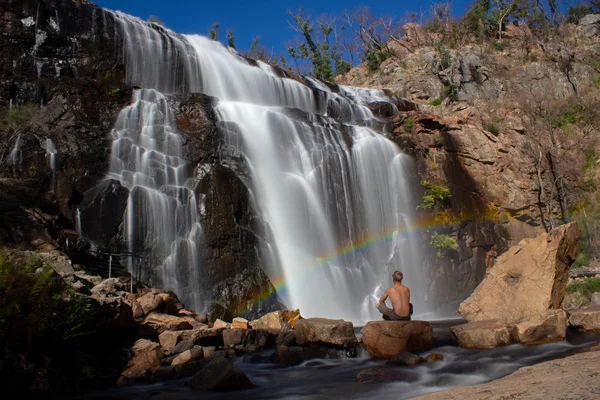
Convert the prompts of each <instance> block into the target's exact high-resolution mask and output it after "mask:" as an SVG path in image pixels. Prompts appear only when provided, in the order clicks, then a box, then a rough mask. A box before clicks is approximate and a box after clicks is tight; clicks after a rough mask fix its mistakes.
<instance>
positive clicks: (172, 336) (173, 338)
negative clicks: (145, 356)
mask: <svg viewBox="0 0 600 400" xmlns="http://www.w3.org/2000/svg"><path fill="white" fill-rule="evenodd" d="M182 332H185V331H164V332H163V333H161V334H160V335H158V342H159V343H160V345H161V347H162V348H163V351H164V352H165V354H169V353H171V349H173V347H175V346H176V345H177V343H179V342H180V341H181V336H182Z"/></svg>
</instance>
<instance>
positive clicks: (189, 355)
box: [171, 346, 204, 366]
mask: <svg viewBox="0 0 600 400" xmlns="http://www.w3.org/2000/svg"><path fill="white" fill-rule="evenodd" d="M202 357H204V350H203V349H202V347H200V346H194V347H192V348H191V349H189V350H186V351H183V352H181V353H179V354H178V355H177V357H175V358H174V359H173V361H172V362H171V365H173V366H175V365H179V364H185V363H187V362H188V361H190V360H194V359H197V358H202Z"/></svg>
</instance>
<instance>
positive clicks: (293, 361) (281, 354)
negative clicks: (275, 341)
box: [269, 346, 303, 367]
mask: <svg viewBox="0 0 600 400" xmlns="http://www.w3.org/2000/svg"><path fill="white" fill-rule="evenodd" d="M269 360H270V361H271V362H272V363H274V364H281V365H285V366H286V367H293V366H295V365H298V364H301V363H302V361H303V360H302V354H301V353H300V352H299V351H297V350H292V349H290V348H289V347H287V346H278V347H277V349H275V352H273V354H271V357H270V358H269Z"/></svg>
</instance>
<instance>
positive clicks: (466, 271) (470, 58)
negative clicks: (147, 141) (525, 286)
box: [337, 20, 600, 307]
mask: <svg viewBox="0 0 600 400" xmlns="http://www.w3.org/2000/svg"><path fill="white" fill-rule="evenodd" d="M582 21H583V20H582ZM588 28H589V27H587V26H585V24H583V22H582V24H581V25H580V26H576V25H572V24H565V25H563V26H561V27H559V28H557V31H556V32H553V33H552V34H551V35H549V36H548V37H543V38H539V39H538V38H536V37H535V36H534V34H533V33H532V32H531V31H530V30H529V28H528V27H527V26H526V25H523V24H521V25H513V24H509V25H508V26H507V31H506V32H505V34H504V38H505V39H504V42H503V43H502V45H501V46H494V45H493V43H491V42H489V41H488V42H485V41H483V42H481V41H480V42H475V43H473V42H469V39H468V38H466V37H465V38H462V39H461V40H462V43H448V42H447V41H444V38H443V36H440V35H439V34H433V33H430V32H428V31H427V30H425V29H424V28H422V27H420V26H419V25H416V24H407V25H405V26H404V33H405V36H403V37H402V38H400V39H399V40H398V41H395V42H390V43H389V46H390V47H391V48H392V49H394V50H395V52H396V56H395V57H391V58H389V59H387V60H385V61H384V62H383V63H382V64H381V65H380V67H379V68H378V70H377V71H369V70H368V68H367V65H366V64H361V65H359V66H358V67H356V68H354V69H353V70H351V71H350V72H349V73H348V74H346V75H345V76H339V77H338V78H337V81H338V82H339V83H344V84H349V85H357V86H369V87H378V88H385V89H387V90H388V91H389V93H390V95H393V96H396V97H397V98H398V100H397V103H398V106H399V109H400V110H401V113H400V115H399V116H398V117H397V118H396V124H395V129H394V135H393V137H394V140H395V141H396V142H397V143H398V145H399V146H400V147H402V148H403V149H405V151H408V152H410V153H411V154H413V155H414V157H415V158H416V160H417V165H418V170H419V171H418V174H419V176H420V178H421V179H422V180H428V181H431V182H433V183H436V184H441V185H443V186H446V187H448V189H449V193H450V196H449V197H448V198H447V199H445V200H444V204H439V205H440V207H439V208H438V209H437V210H432V212H430V213H425V214H426V216H425V217H424V218H426V219H433V220H434V221H435V223H434V224H433V226H432V227H431V229H430V230H429V233H428V234H426V235H425V238H424V240H428V239H429V238H430V236H429V235H430V234H432V233H433V232H443V233H446V234H449V235H451V236H452V237H454V238H455V239H456V241H457V247H456V248H455V249H449V250H448V251H447V252H446V254H445V257H444V258H443V259H439V258H438V257H436V256H435V254H434V252H433V251H432V252H431V253H430V257H429V259H428V262H427V266H426V271H427V273H428V274H430V276H431V278H432V279H431V282H432V290H431V292H432V293H436V294H437V295H438V296H440V297H441V298H442V299H445V300H446V301H448V302H451V303H452V304H453V305H452V307H454V306H455V305H456V303H455V302H456V301H459V300H460V298H461V296H463V295H464V293H469V292H471V291H472V290H473V289H474V288H475V287H476V286H477V284H478V283H479V281H480V280H481V278H482V277H483V274H484V273H485V270H486V268H490V267H491V265H492V264H493V261H494V259H495V258H496V257H497V256H498V255H499V254H501V253H503V252H504V251H506V250H507V249H508V247H510V246H511V245H514V244H517V243H518V242H519V241H520V240H521V239H523V238H526V237H535V236H536V235H537V234H538V233H540V232H543V230H544V227H546V228H550V227H551V226H556V225H559V224H560V223H562V222H561V221H562V219H563V218H564V214H565V212H564V211H565V210H563V207H564V208H566V209H568V210H577V207H582V205H583V206H585V205H589V206H591V207H592V208H593V207H595V206H594V204H596V202H595V200H594V196H595V195H594V193H593V189H590V182H593V179H595V178H593V176H597V173H596V172H595V169H594V168H593V167H590V165H592V164H593V162H592V164H590V162H589V160H590V156H591V157H592V159H593V160H595V159H596V158H595V157H596V156H595V154H596V146H597V143H596V141H595V139H593V133H592V132H597V126H598V121H599V120H598V113H597V112H596V111H595V109H596V108H597V107H596V105H597V104H598V101H599V97H598V86H597V85H598V84H597V82H598V79H599V77H600V70H598V64H597V62H598V60H600V49H599V48H598V46H597V41H598V36H597V30H596V31H590V29H588ZM586 160H588V161H586ZM557 182H561V185H562V187H560V185H557ZM592 186H593V184H592ZM561 199H564V200H565V201H564V202H563V204H561ZM568 210H566V211H567V212H568ZM432 214H433V215H432ZM567 215H568V214H567ZM440 282H446V283H448V282H449V284H446V285H444V284H442V285H440V284H439V283H440Z"/></svg>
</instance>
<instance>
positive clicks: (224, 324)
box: [213, 319, 231, 329]
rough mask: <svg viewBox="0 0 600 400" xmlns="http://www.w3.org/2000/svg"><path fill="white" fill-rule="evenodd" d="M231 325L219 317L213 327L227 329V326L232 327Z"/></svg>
mask: <svg viewBox="0 0 600 400" xmlns="http://www.w3.org/2000/svg"><path fill="white" fill-rule="evenodd" d="M230 327H231V324H229V323H227V322H225V321H222V320H220V319H217V320H216V321H215V323H214V324H213V328H214V329H227V328H230Z"/></svg>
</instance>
